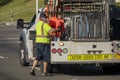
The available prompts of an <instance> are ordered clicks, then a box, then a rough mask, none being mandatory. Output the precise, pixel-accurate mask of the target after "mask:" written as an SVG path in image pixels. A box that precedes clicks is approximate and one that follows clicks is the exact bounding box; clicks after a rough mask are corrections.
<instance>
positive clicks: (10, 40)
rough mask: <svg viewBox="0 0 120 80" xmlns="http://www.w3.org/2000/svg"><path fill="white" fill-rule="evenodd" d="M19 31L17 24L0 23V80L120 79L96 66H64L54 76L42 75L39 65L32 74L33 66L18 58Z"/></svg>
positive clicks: (119, 74)
mask: <svg viewBox="0 0 120 80" xmlns="http://www.w3.org/2000/svg"><path fill="white" fill-rule="evenodd" d="M19 32H20V30H17V29H16V27H15V25H10V26H3V25H0V80H120V73H117V74H114V73H109V74H105V73H104V72H103V71H102V68H101V67H96V66H93V65H92V66H91V65H88V66H80V65H76V66H64V67H62V68H60V69H59V70H56V71H54V73H53V75H52V76H47V77H42V76H41V72H40V69H39V67H37V68H36V76H35V77H34V76H31V75H30V74H29V71H30V69H31V66H28V67H22V66H20V64H19V60H18V50H19Z"/></svg>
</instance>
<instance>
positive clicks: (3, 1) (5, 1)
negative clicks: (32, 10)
mask: <svg viewBox="0 0 120 80" xmlns="http://www.w3.org/2000/svg"><path fill="white" fill-rule="evenodd" d="M11 1H12V0H0V7H1V6H4V5H6V4H8V3H10V2H11Z"/></svg>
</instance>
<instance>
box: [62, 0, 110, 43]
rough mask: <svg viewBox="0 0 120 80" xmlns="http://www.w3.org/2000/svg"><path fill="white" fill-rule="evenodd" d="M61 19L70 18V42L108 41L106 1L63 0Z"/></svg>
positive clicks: (107, 2) (107, 5) (107, 6)
mask: <svg viewBox="0 0 120 80" xmlns="http://www.w3.org/2000/svg"><path fill="white" fill-rule="evenodd" d="M63 17H64V18H65V17H70V27H71V36H70V37H71V39H72V40H74V41H80V40H93V41H96V40H97V41H98V40H99V41H103V40H109V26H110V25H109V24H110V23H109V1H108V0H63Z"/></svg>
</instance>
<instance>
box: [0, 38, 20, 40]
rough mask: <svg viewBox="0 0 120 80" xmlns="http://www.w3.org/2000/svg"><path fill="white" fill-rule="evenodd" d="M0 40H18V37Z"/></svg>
mask: <svg viewBox="0 0 120 80" xmlns="http://www.w3.org/2000/svg"><path fill="white" fill-rule="evenodd" d="M0 40H19V38H0Z"/></svg>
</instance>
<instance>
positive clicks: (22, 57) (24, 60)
mask: <svg viewBox="0 0 120 80" xmlns="http://www.w3.org/2000/svg"><path fill="white" fill-rule="evenodd" d="M19 61H20V64H21V65H22V66H28V65H29V62H27V53H25V46H24V44H23V42H21V43H20V49H19Z"/></svg>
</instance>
